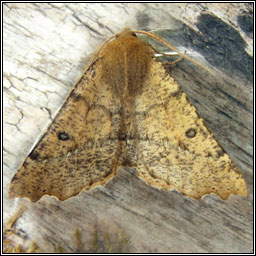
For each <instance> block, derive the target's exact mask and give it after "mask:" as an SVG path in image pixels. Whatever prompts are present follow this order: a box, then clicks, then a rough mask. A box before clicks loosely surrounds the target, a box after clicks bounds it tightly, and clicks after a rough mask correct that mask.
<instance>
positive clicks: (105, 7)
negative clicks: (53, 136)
mask: <svg viewBox="0 0 256 256" xmlns="http://www.w3.org/2000/svg"><path fill="white" fill-rule="evenodd" d="M250 15H252V6H251V5H250V4H219V3H215V4H184V3H180V4H172V3H169V4H168V3H167V4H132V3H130V4H45V3H44V4H19V3H17V4H14V3H12V4H5V5H4V83H3V85H4V87H3V88H4V137H3V138H4V152H3V154H4V176H3V178H4V187H3V196H4V220H7V219H8V218H9V217H10V216H12V214H13V213H14V211H15V209H17V207H18V206H19V205H21V204H25V205H26V206H27V207H28V209H27V210H26V211H25V213H24V214H23V215H22V217H21V218H20V219H19V220H18V221H17V223H16V227H17V228H19V229H22V230H23V232H25V234H26V235H27V236H28V238H29V239H31V240H33V241H35V242H36V243H37V245H38V246H39V247H40V248H41V250H42V251H44V252H53V251H56V250H57V248H58V247H61V248H63V251H65V252H74V251H76V250H77V248H76V245H75V242H74V232H75V230H76V229H77V228H78V229H79V230H80V233H81V241H82V243H83V244H84V245H85V247H86V248H85V249H84V250H88V248H89V247H90V244H91V243H92V240H93V238H92V237H93V234H94V230H95V229H96V230H98V232H99V233H101V232H102V233H104V232H105V233H106V232H107V233H108V234H109V236H110V240H111V241H112V243H113V250H118V249H117V245H115V242H117V241H118V239H117V234H118V230H120V229H122V230H123V232H124V234H125V236H128V237H129V243H128V244H127V246H126V247H125V248H123V250H124V251H126V252H169V253H178V252H190V253H193V252H194V253H195V252H215V253H216V252H219V253H221V252H222V253H224V252H229V253H231V252H233V253H239V252H240V253H241V252H247V253H249V252H252V251H253V236H252V235H253V226H252V225H253V222H252V218H253V217H252V216H253V208H252V201H253V195H252V193H253V189H252V188H253V176H252V169H253V168H252V166H253V157H252V153H253V139H252V134H253V127H252V122H253V121H252V118H253V114H252V108H253V103H252V97H253V96H252V95H253V93H252V90H253V88H252V68H253V62H252V57H251V55H252V46H253V43H252V32H253V30H252V18H251V16H250ZM125 26H129V27H132V28H136V29H144V30H145V29H146V30H161V34H164V36H165V37H166V39H168V40H169V41H170V42H171V43H173V44H174V45H176V46H177V47H178V48H179V49H180V50H181V51H184V50H187V53H188V54H189V55H191V56H192V57H194V58H196V59H198V60H199V61H201V62H202V63H203V64H204V65H207V66H208V67H210V69H212V70H213V72H214V73H215V76H211V75H210V74H208V73H207V72H206V71H203V70H202V69H200V68H199V67H196V66H194V65H193V64H191V63H188V62H187V61H183V62H181V63H179V64H178V65H177V66H176V67H174V68H173V69H172V70H171V73H172V74H173V76H174V77H175V79H176V80H177V81H178V83H179V84H180V85H181V86H182V87H183V89H184V91H185V92H186V93H187V95H188V98H189V99H190V100H191V101H192V102H193V104H194V105H195V106H196V107H197V109H198V112H199V114H200V115H201V116H202V117H203V118H204V119H205V121H206V123H207V125H208V126H209V127H210V129H211V130H212V132H213V133H214V135H215V137H216V138H217V139H218V141H219V142H220V144H221V145H222V146H223V147H224V149H225V150H226V151H227V153H228V154H229V155H230V156H231V158H232V159H233V160H234V162H235V163H236V164H237V165H238V167H239V168H240V169H241V172H242V173H243V175H244V177H245V179H246V182H247V185H248V197H247V198H242V197H240V196H233V195H232V196H230V197H229V199H228V200H226V201H222V200H220V199H219V198H218V197H217V196H215V195H208V196H205V197H204V198H203V199H202V200H200V201H195V200H193V199H190V198H187V197H185V196H182V195H181V194H179V193H177V192H172V191H167V192H166V191H160V190H157V189H155V188H152V187H149V186H147V185H146V184H145V183H144V182H143V181H141V180H139V178H138V177H137V176H136V172H135V171H134V170H133V169H129V168H123V169H120V170H119V171H118V173H117V176H116V177H115V178H114V179H112V180H111V181H110V182H109V183H108V184H107V185H106V186H105V187H99V188H96V189H94V190H92V191H89V192H86V191H84V192H82V193H81V194H80V195H79V196H76V197H74V198H71V199H70V200H67V201H64V202H61V201H58V200H56V199H55V198H52V197H48V196H45V197H43V198H42V199H41V200H40V201H39V202H37V203H31V202H29V201H28V200H26V199H16V200H8V199H7V191H8V186H9V182H10V179H11V178H12V176H13V175H14V173H15V171H16V169H17V168H18V167H19V165H20V164H21V163H22V161H23V160H24V158H25V156H26V155H27V154H28V153H29V150H30V149H31V147H32V145H33V143H34V142H35V141H36V139H37V137H38V136H39V135H40V134H41V131H42V130H43V128H44V127H45V125H46V124H47V123H48V122H50V121H51V120H52V118H53V116H54V113H55V112H56V111H57V109H58V108H59V107H60V106H61V105H62V103H63V100H64V98H65V95H66V94H67V93H68V91H69V90H70V88H71V87H72V85H73V84H74V83H75V82H76V80H77V79H78V78H79V76H80V75H81V73H82V71H83V68H84V66H85V64H86V62H87V59H88V56H89V54H90V53H93V52H94V51H95V49H96V48H97V47H98V46H99V45H100V43H101V42H102V41H104V40H105V39H106V38H108V37H109V36H110V35H111V34H112V33H115V32H118V31H120V30H121V29H122V28H123V27H125ZM163 32H164V33H163Z"/></svg>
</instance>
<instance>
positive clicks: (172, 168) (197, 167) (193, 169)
mask: <svg viewBox="0 0 256 256" xmlns="http://www.w3.org/2000/svg"><path fill="white" fill-rule="evenodd" d="M149 73H150V76H149V77H148V79H147V81H145V85H144V87H143V92H142V94H141V95H140V97H137V98H136V124H137V126H138V140H137V151H138V152H137V158H138V160H137V171H138V175H139V177H140V178H141V179H142V180H144V181H145V182H146V183H148V184H150V185H153V186H155V187H158V188H162V189H171V190H178V191H180V192H181V193H183V194H185V195H188V196H190V197H193V198H197V199H198V198H201V197H202V196H203V195H205V194H209V193H216V194H218V195H219V196H220V197H221V198H222V199H226V198H227V197H228V196H229V195H230V194H240V195H243V196H246V194H247V190H246V184H245V181H244V179H243V178H242V176H241V174H240V173H239V171H238V169H237V167H236V166H235V165H234V164H233V162H232V161H231V159H230V158H229V156H228V155H227V154H226V153H225V152H224V151H223V149H222V148H221V147H220V146H219V144H218V143H217V141H216V140H215V139H214V137H213V134H212V133H211V132H210V131H209V130H208V129H207V127H206V126H205V125H204V122H203V119H202V118H200V117H199V116H198V115H197V113H196V110H195V108H194V107H193V106H192V105H191V104H190V102H189V101H188V100H187V98H186V95H185V93H184V92H183V91H182V90H181V88H180V86H179V85H178V84H177V83H176V82H175V81H174V79H173V78H172V77H171V76H170V75H168V73H167V72H166V71H165V69H164V67H163V66H162V65H161V64H160V63H158V62H156V61H154V62H152V66H151V70H150V72H149Z"/></svg>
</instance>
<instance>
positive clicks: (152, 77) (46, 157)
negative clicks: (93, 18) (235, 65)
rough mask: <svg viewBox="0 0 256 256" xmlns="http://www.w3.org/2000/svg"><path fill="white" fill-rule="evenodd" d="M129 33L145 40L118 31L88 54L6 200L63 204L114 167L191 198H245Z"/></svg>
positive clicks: (205, 132) (173, 86)
mask: <svg viewBox="0 0 256 256" xmlns="http://www.w3.org/2000/svg"><path fill="white" fill-rule="evenodd" d="M136 33H144V34H147V35H150V36H152V34H150V33H148V32H143V31H130V30H125V31H122V32H121V33H118V34H117V35H114V36H113V37H112V38H111V39H110V40H108V41H107V42H105V43H104V44H103V45H102V46H101V47H100V49H99V50H98V51H97V52H96V53H95V55H94V57H93V58H92V60H91V62H90V64H89V65H88V66H87V68H86V70H85V72H84V73H83V75H82V76H81V78H80V80H79V81H78V82H77V84H76V85H75V86H74V87H73V89H72V90H71V92H70V93H69V95H68V97H67V98H66V100H65V102H64V104H63V106H62V108H61V109H60V110H59V112H58V113H57V115H56V117H55V119H54V120H53V122H52V124H51V125H50V127H49V128H48V129H47V131H46V132H45V134H44V135H43V136H42V138H41V139H40V140H39V141H38V143H37V144H36V146H35V147H34V148H33V149H32V151H31V152H30V154H29V155H28V157H27V158H26V159H25V161H24V163H23V164H22V165H21V167H20V168H19V169H18V170H17V172H16V174H15V175H14V177H13V178H12V180H11V183H10V187H9V198H15V197H28V198H29V199H30V200H31V201H33V202H36V201H38V200H39V199H40V198H41V197H42V196H43V195H52V196H55V197H57V198H58V199H60V200H66V199H68V198H70V197H73V196H75V195H77V194H79V193H80V192H81V191H82V190H89V189H91V188H93V187H95V186H98V185H103V184H105V183H106V182H108V181H109V180H110V179H111V178H112V177H114V176H115V174H116V172H117V170H118V167H120V166H131V167H135V168H136V170H137V174H138V177H139V178H141V179H142V180H143V181H145V182H146V183H147V184H148V185H151V186H154V187H157V188H160V189H164V190H177V191H179V192H181V193H182V194H184V195H187V196H189V197H192V198H195V199H200V198H201V197H202V196H204V195H206V194H210V193H215V194H217V195H218V196H219V197H220V198H222V199H227V198H228V196H229V195H230V194H239V195H242V196H246V195H247V188H246V183H245V180H244V179H243V177H242V175H241V173H240V172H239V170H238V168H237V167H236V166H235V164H234V163H233V162H232V160H231V159H230V157H229V156H228V155H227V154H226V153H225V151H224V150H223V149H222V147H221V146H220V145H219V144H218V142H217V141H216V140H215V138H214V136H213V134H212V133H211V132H210V131H209V129H208V128H207V127H206V126H205V124H204V122H203V119H202V118H200V117H199V116H198V114H197V112H196V109H195V107H194V106H192V105H191V103H190V102H189V101H188V99H187V97H186V95H185V93H184V92H183V91H182V89H181V87H180V86H179V85H178V84H177V82H175V80H174V79H173V78H172V77H171V76H170V74H169V73H168V72H166V70H165V68H164V67H163V64H162V63H160V62H158V61H156V59H155V58H154V57H153V52H154V49H153V48H152V47H151V46H150V45H149V44H147V43H145V42H143V41H141V40H140V39H138V38H137V37H136ZM113 38H114V40H113ZM153 38H156V39H157V40H158V41H160V42H161V43H163V44H165V45H168V46H169V47H171V46H170V45H169V44H168V42H166V41H165V40H163V39H161V38H158V37H157V36H154V35H153ZM171 49H173V48H171ZM174 49H175V48H174ZM176 51H177V50H176ZM180 55H181V56H182V57H184V58H187V59H190V58H189V57H185V56H184V55H182V54H180ZM194 62H195V61H194Z"/></svg>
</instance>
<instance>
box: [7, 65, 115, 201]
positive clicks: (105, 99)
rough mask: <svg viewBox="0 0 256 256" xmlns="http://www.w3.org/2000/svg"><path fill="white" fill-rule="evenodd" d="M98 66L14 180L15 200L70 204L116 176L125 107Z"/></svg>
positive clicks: (79, 85) (11, 191) (83, 80)
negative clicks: (50, 198) (53, 200)
mask: <svg viewBox="0 0 256 256" xmlns="http://www.w3.org/2000/svg"><path fill="white" fill-rule="evenodd" d="M98 65H100V60H99V61H98V63H97V64H94V65H91V66H90V68H89V69H88V70H87V71H86V73H85V74H84V75H83V76H82V78H81V79H80V81H79V82H78V83H77V85H76V86H75V87H74V89H73V90H72V91H71V93H70V95H69V96H68V98H67V100H66V101H65V104H64V105H63V107H62V108H61V110H60V111H59V113H58V114H57V116H56V118H55V119H54V121H53V123H52V124H51V126H50V127H49V128H48V130H47V132H46V133H45V134H44V136H43V137H42V138H41V140H40V141H39V142H38V143H37V145H36V146H35V148H34V149H33V150H32V152H31V153H30V154H29V156H28V157H27V158H26V159H25V161H24V163H23V164H22V166H21V167H20V168H19V170H18V171H17V173H16V174H15V176H14V177H13V179H12V181H11V184H10V188H9V197H10V198H14V197H29V198H30V199H31V200H32V201H37V200H39V199H40V198H41V197H42V196H43V195H45V194H47V195H54V196H56V197H57V198H59V199H60V200H65V199H67V198H69V197H71V196H74V195H76V194H78V193H79V192H80V191H81V190H83V189H89V188H91V187H92V186H96V185H101V184H104V183H105V182H107V181H108V180H109V179H110V178H111V177H112V176H113V175H114V174H115V171H116V169H117V164H118V157H119V154H120V144H119V142H118V140H117V132H118V129H119V122H120V116H119V113H118V109H119V108H120V102H119V99H118V98H116V97H114V95H113V93H112V90H111V88H110V87H109V85H106V84H104V83H103V82H99V81H98V80H100V79H99V76H100V74H98V73H97V72H98V71H99V70H100V68H97V66H98ZM100 81H101V80H100Z"/></svg>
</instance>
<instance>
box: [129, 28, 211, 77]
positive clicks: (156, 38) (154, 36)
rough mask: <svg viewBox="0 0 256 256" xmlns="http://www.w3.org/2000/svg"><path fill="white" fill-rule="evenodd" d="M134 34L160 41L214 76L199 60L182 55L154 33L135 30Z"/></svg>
mask: <svg viewBox="0 0 256 256" xmlns="http://www.w3.org/2000/svg"><path fill="white" fill-rule="evenodd" d="M132 32H134V33H138V34H144V35H147V36H149V37H151V38H153V39H155V40H156V41H158V42H159V43H161V44H163V45H165V46H167V47H168V48H169V49H171V50H172V51H174V52H176V53H178V54H179V55H180V56H181V57H182V58H184V59H186V60H188V61H191V62H193V63H194V64H196V65H197V66H199V67H201V68H203V69H204V70H206V71H208V72H209V73H210V74H211V75H214V73H213V72H212V71H211V70H210V69H208V68H207V67H205V66H204V65H202V64H201V63H200V62H199V61H197V60H195V59H193V58H191V57H189V56H188V55H186V54H183V53H181V52H180V51H179V50H178V49H177V48H175V47H174V46H173V45H171V44H170V43H168V42H167V41H166V40H165V39H163V38H161V37H159V36H157V35H155V34H152V33H150V32H146V31H143V30H133V31H132ZM153 50H154V48H153Z"/></svg>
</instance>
